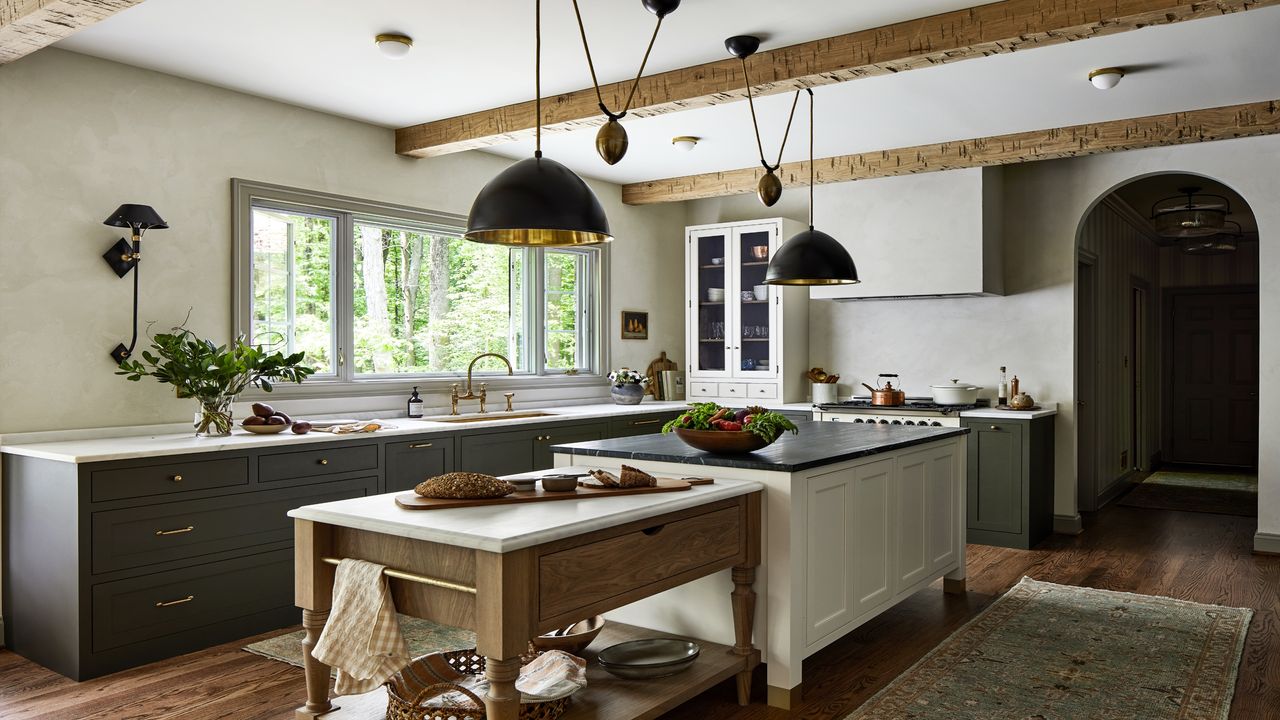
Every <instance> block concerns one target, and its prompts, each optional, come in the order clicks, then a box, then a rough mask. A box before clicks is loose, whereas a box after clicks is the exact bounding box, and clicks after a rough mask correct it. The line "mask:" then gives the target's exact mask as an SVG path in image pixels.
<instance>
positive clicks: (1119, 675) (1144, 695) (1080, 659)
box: [846, 578, 1253, 720]
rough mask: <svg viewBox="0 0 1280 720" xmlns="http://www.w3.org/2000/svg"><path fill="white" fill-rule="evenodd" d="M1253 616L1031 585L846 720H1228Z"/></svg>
mask: <svg viewBox="0 0 1280 720" xmlns="http://www.w3.org/2000/svg"><path fill="white" fill-rule="evenodd" d="M1252 617H1253V611H1252V610H1248V609H1244V608H1228V607H1219V606H1216V605H1201V604H1199V603H1192V602H1186V601H1183V600H1174V599H1171V598H1163V597H1153V596H1149V595H1131V594H1129V593H1119V592H1111V591H1108V590H1092V589H1089V588H1079V587H1070V586H1066V585H1055V584H1053V583H1046V582H1038V581H1036V580H1032V579H1031V578H1023V579H1022V581H1021V582H1020V583H1018V584H1017V585H1016V586H1014V587H1013V588H1012V589H1011V590H1009V592H1007V593H1005V595H1004V596H1003V597H1001V598H1000V599H998V600H996V601H995V602H994V603H993V604H992V605H991V607H989V608H987V609H986V610H984V611H983V612H982V614H980V615H978V616H977V617H975V618H974V619H973V620H971V621H969V623H968V624H966V625H965V626H964V627H962V628H960V629H959V630H957V631H956V632H955V633H953V634H952V635H951V636H950V637H949V638H947V639H946V640H945V641H943V643H942V644H941V645H939V646H938V647H937V648H934V650H933V651H931V652H930V653H929V654H928V655H926V656H925V657H924V658H923V659H921V660H920V661H919V662H918V663H916V664H915V665H914V666H912V667H911V668H910V669H909V670H907V671H906V672H905V673H903V674H902V675H900V676H898V678H897V679H895V680H894V681H893V682H892V683H890V684H889V685H888V686H887V687H886V688H884V689H883V690H881V691H880V692H879V693H877V694H876V695H875V696H874V697H873V698H871V699H870V700H868V701H867V702H866V703H864V704H863V705H862V707H860V708H858V709H857V710H856V711H854V712H853V713H852V714H851V715H849V716H847V718H846V720H904V719H910V720H1003V719H1005V718H1008V719H1009V720H1067V719H1073V720H1074V719H1076V718H1080V719H1083V718H1100V719H1101V718H1124V719H1125V720H1175V719H1176V720H1225V718H1226V717H1227V712H1228V711H1229V710H1230V708H1231V696H1232V694H1233V693H1234V692H1235V683H1236V671H1237V668H1238V667H1239V665H1240V654H1241V652H1242V649H1243V647H1244V638H1245V633H1246V632H1248V628H1249V621H1250V619H1251V618H1252Z"/></svg>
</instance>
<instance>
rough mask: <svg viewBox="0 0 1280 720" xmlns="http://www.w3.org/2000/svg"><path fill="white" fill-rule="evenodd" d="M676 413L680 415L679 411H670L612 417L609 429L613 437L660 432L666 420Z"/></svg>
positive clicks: (673, 416)
mask: <svg viewBox="0 0 1280 720" xmlns="http://www.w3.org/2000/svg"><path fill="white" fill-rule="evenodd" d="M678 415H680V413H679V412H671V413H664V414H662V415H656V416H655V415H637V416H635V417H621V418H614V419H613V422H612V423H611V425H610V428H609V430H610V433H611V434H612V435H613V436H614V437H629V436H632V435H649V434H652V433H656V432H662V426H663V425H664V424H665V423H666V422H667V421H668V420H671V419H673V418H675V417H677V416H678Z"/></svg>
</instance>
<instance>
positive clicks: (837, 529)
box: [805, 470, 856, 643]
mask: <svg viewBox="0 0 1280 720" xmlns="http://www.w3.org/2000/svg"><path fill="white" fill-rule="evenodd" d="M805 503H806V509H805V511H806V513H807V514H806V518H807V520H806V530H805V531H806V537H805V583H806V587H805V595H806V598H807V601H806V608H805V634H806V636H807V642H810V643H812V642H816V641H817V640H820V639H822V638H823V637H826V636H827V635H828V634H830V633H832V632H835V631H836V630H838V629H840V627H841V626H843V625H844V624H845V623H848V622H849V621H851V620H853V618H854V617H855V616H856V611H855V602H854V597H853V585H854V583H853V571H854V567H853V550H854V527H853V523H852V519H853V516H854V505H855V499H854V483H853V472H851V471H849V470H841V471H836V472H831V473H827V474H825V475H819V476H817V477H811V478H809V480H808V482H807V483H806V493H805Z"/></svg>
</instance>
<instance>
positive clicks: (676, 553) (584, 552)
mask: <svg viewBox="0 0 1280 720" xmlns="http://www.w3.org/2000/svg"><path fill="white" fill-rule="evenodd" d="M740 518H741V510H740V508H738V507H737V506H734V507H728V508H724V509H722V510H713V511H712V512H708V513H704V514H701V515H695V516H693V517H686V518H682V519H679V520H672V521H668V522H666V523H662V522H661V520H662V518H655V521H657V522H658V523H659V524H657V525H653V526H650V527H647V528H644V529H641V530H635V531H632V532H627V533H624V534H621V535H615V536H614V537H611V538H607V539H604V540H596V541H594V542H589V543H587V544H585V545H580V546H577V547H571V548H567V549H565V550H560V551H558V552H552V553H549V554H547V555H543V556H542V557H541V558H539V561H538V610H539V617H540V619H543V620H547V619H550V618H554V617H558V616H561V615H564V614H566V613H570V612H572V611H574V610H577V609H579V608H583V609H586V608H589V607H590V606H591V605H593V604H595V603H601V602H608V601H610V599H612V598H618V599H619V602H618V605H614V606H613V607H617V606H620V605H622V604H625V602H623V601H622V598H623V597H624V596H627V595H629V594H631V593H633V592H636V591H640V590H641V589H643V588H647V587H649V586H651V585H654V584H655V583H660V582H662V581H665V580H669V579H671V578H674V577H676V576H678V575H680V574H681V573H683V572H687V571H690V570H695V569H697V568H700V567H703V566H705V565H709V564H712V563H715V562H720V561H723V560H725V559H727V558H732V557H734V556H736V555H737V554H738V553H739V552H740V551H741V549H742V547H743V544H742V538H741V533H742V528H741V520H740ZM640 594H641V595H643V594H644V593H640ZM593 612H594V610H593Z"/></svg>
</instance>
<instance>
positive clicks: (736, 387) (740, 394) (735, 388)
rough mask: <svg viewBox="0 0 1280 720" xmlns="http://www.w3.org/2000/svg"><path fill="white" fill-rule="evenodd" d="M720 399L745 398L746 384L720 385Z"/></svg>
mask: <svg viewBox="0 0 1280 720" xmlns="http://www.w3.org/2000/svg"><path fill="white" fill-rule="evenodd" d="M719 393H720V397H723V398H745V397H746V396H747V384H746V383H720V387H719Z"/></svg>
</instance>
